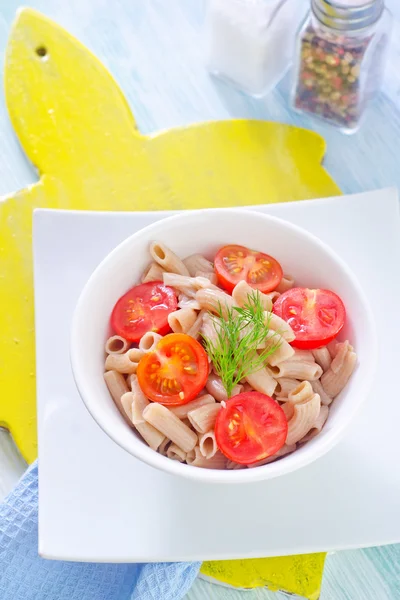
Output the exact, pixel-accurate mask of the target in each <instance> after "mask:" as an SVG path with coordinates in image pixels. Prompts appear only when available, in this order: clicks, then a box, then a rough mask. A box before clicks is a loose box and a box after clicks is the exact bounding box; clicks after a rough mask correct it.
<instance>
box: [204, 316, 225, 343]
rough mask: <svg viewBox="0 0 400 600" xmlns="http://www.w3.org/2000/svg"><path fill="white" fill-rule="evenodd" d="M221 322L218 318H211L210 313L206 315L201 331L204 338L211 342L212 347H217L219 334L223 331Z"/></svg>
mask: <svg viewBox="0 0 400 600" xmlns="http://www.w3.org/2000/svg"><path fill="white" fill-rule="evenodd" d="M220 322H221V321H220V320H219V318H218V317H215V316H211V315H210V313H207V312H206V313H204V315H203V324H202V326H201V329H200V333H201V336H202V338H205V339H206V340H209V341H210V342H211V344H212V346H214V347H215V346H216V345H217V342H218V333H219V332H220V330H221V325H220Z"/></svg>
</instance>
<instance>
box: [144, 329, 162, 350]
mask: <svg viewBox="0 0 400 600" xmlns="http://www.w3.org/2000/svg"><path fill="white" fill-rule="evenodd" d="M161 339H162V335H160V334H159V333H154V332H153V331H148V332H147V333H145V334H144V335H143V336H142V338H141V340H140V342H139V350H141V351H142V352H143V353H144V354H146V353H147V352H153V350H154V349H155V347H156V346H157V344H158V342H159V341H160V340H161Z"/></svg>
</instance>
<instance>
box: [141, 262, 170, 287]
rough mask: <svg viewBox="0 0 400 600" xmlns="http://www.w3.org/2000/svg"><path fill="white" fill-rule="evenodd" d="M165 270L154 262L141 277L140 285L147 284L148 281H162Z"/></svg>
mask: <svg viewBox="0 0 400 600" xmlns="http://www.w3.org/2000/svg"><path fill="white" fill-rule="evenodd" d="M164 273H165V270H164V269H163V268H162V266H161V265H159V264H158V263H156V262H152V263H150V264H149V266H148V267H147V269H146V270H145V271H144V273H143V275H142V283H148V282H149V281H162V280H163V275H164Z"/></svg>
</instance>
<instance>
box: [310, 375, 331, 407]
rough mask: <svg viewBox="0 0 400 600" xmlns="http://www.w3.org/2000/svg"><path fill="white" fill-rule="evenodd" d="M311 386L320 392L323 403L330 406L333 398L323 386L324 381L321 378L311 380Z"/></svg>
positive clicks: (317, 392) (316, 391)
mask: <svg viewBox="0 0 400 600" xmlns="http://www.w3.org/2000/svg"><path fill="white" fill-rule="evenodd" d="M310 383H311V387H312V389H313V390H314V392H315V393H316V394H319V396H320V398H321V404H323V405H324V406H329V405H330V404H332V402H333V398H332V397H331V396H328V394H327V393H326V391H325V390H324V388H323V387H322V383H321V381H320V380H319V379H315V381H311V382H310Z"/></svg>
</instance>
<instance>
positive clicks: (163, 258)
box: [150, 242, 189, 276]
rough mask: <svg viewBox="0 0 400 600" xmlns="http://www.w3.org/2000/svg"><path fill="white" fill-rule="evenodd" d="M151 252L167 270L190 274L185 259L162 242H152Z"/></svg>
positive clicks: (155, 259)
mask: <svg viewBox="0 0 400 600" xmlns="http://www.w3.org/2000/svg"><path fill="white" fill-rule="evenodd" d="M150 254H151V257H152V259H153V260H154V261H155V262H156V263H157V264H159V265H160V266H161V267H162V268H163V269H165V271H168V272H169V273H179V275H186V276H189V271H188V270H187V268H186V267H185V265H184V264H183V261H182V260H181V259H180V258H179V257H178V256H177V255H176V254H174V253H173V252H172V250H171V249H170V248H168V247H167V246H166V245H165V244H163V243H162V242H152V243H151V244H150Z"/></svg>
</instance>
